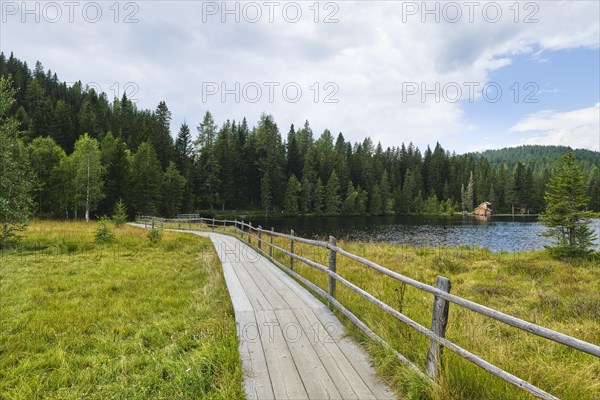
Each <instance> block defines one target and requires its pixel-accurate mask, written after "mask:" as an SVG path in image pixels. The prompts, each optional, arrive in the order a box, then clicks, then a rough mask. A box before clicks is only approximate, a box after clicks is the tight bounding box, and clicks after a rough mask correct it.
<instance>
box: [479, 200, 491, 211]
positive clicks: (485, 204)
mask: <svg viewBox="0 0 600 400" xmlns="http://www.w3.org/2000/svg"><path fill="white" fill-rule="evenodd" d="M491 205H492V203H490V202H489V201H484V202H483V203H481V204H480V205H478V206H477V207H475V210H479V209H480V208H483V209H484V210H489V211H492V208H491Z"/></svg>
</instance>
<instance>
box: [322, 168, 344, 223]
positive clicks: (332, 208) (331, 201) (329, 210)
mask: <svg viewBox="0 0 600 400" xmlns="http://www.w3.org/2000/svg"><path fill="white" fill-rule="evenodd" d="M340 206H341V200H340V181H339V180H338V177H337V174H336V173H335V171H333V172H332V173H331V175H330V176H329V180H328V181H327V187H326V189H325V213H326V214H328V215H337V214H339V213H340Z"/></svg>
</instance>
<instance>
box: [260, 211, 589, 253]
mask: <svg viewBox="0 0 600 400" xmlns="http://www.w3.org/2000/svg"><path fill="white" fill-rule="evenodd" d="M252 224H253V225H261V226H262V227H263V228H265V229H270V228H271V227H274V228H275V230H277V231H279V232H289V230H290V229H294V231H295V233H296V234H297V235H300V236H303V237H321V238H323V237H327V236H328V235H332V236H335V237H337V238H346V239H349V240H375V241H385V242H391V243H402V244H410V245H413V246H417V247H421V246H440V245H444V246H452V247H456V246H460V245H467V246H482V247H488V248H490V249H491V250H492V251H525V250H535V249H542V248H543V247H544V245H545V244H549V243H550V239H549V238H546V237H543V236H540V233H542V232H544V231H546V229H547V228H545V227H544V226H542V225H540V224H539V223H537V218H519V217H515V218H513V217H492V218H487V219H486V218H474V217H465V218H463V217H449V216H448V217H442V216H419V217H416V216H387V217H320V218H269V219H264V218H254V219H252ZM592 226H593V228H594V229H595V231H596V233H597V235H598V233H599V232H600V219H596V220H594V221H593V224H592Z"/></svg>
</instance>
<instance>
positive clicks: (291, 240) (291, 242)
mask: <svg viewBox="0 0 600 400" xmlns="http://www.w3.org/2000/svg"><path fill="white" fill-rule="evenodd" d="M290 235H292V236H294V230H293V229H290ZM290 253H292V254H294V238H293V237H292V239H290ZM290 269H291V270H292V271H293V270H294V256H290Z"/></svg>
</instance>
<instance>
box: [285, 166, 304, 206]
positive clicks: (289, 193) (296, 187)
mask: <svg viewBox="0 0 600 400" xmlns="http://www.w3.org/2000/svg"><path fill="white" fill-rule="evenodd" d="M300 190H301V184H300V182H299V181H298V179H297V178H296V175H293V174H292V176H290V179H288V183H287V188H286V190H285V196H284V199H283V211H284V213H286V214H287V215H298V210H299V208H298V194H299V193H300Z"/></svg>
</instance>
